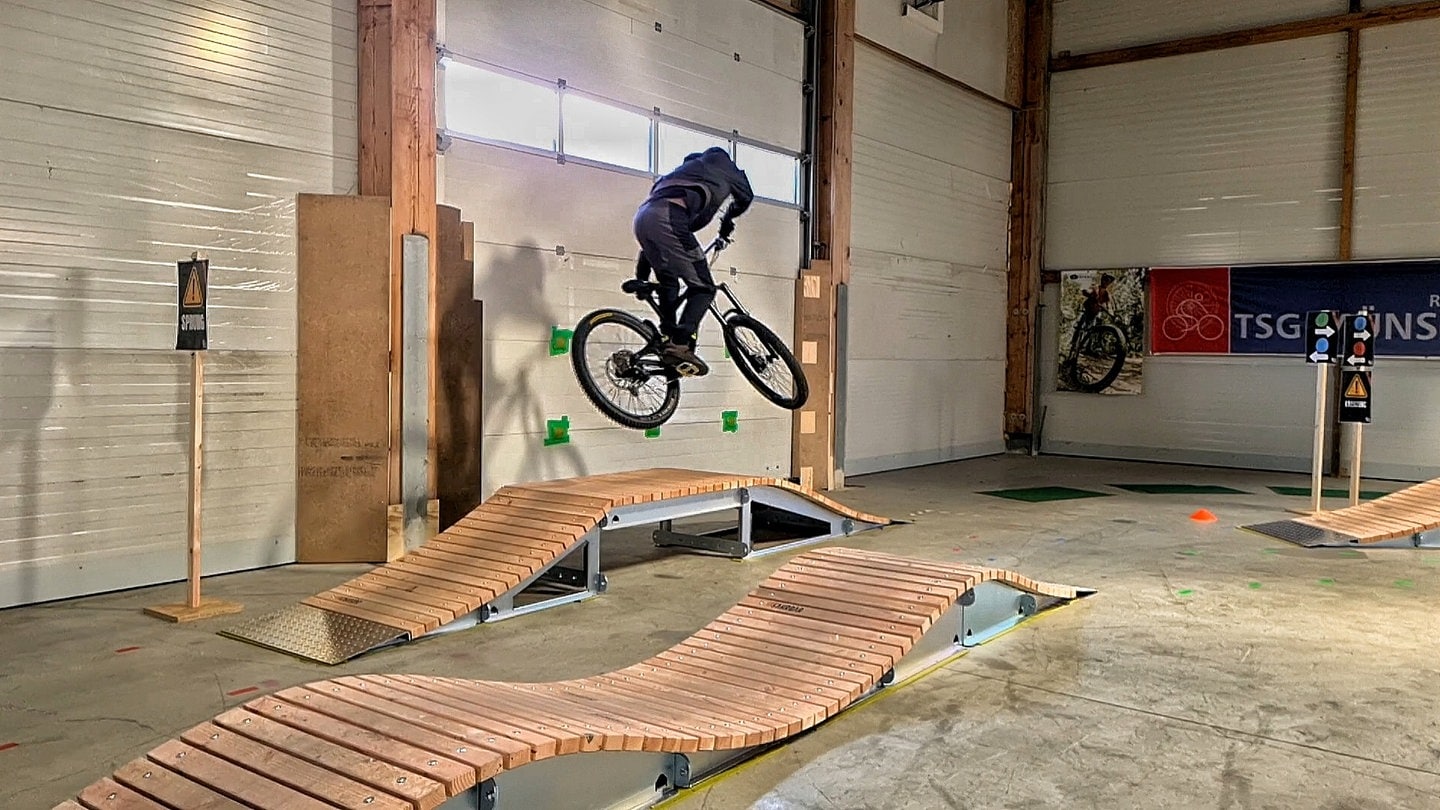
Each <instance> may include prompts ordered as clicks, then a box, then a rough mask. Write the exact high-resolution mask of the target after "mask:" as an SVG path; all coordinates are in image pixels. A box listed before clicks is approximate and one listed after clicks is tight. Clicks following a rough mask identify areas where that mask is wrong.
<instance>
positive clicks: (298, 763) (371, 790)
mask: <svg viewBox="0 0 1440 810" xmlns="http://www.w3.org/2000/svg"><path fill="white" fill-rule="evenodd" d="M180 739H182V740H184V741H185V742H187V743H189V744H190V745H193V746H195V747H196V748H200V749H203V750H205V751H207V752H209V753H211V754H213V755H215V756H217V757H220V758H222V759H226V760H229V761H231V762H233V763H235V764H237V765H239V766H241V767H243V768H246V769H248V770H251V771H254V772H256V773H263V774H265V775H266V776H268V777H269V778H271V779H274V780H275V781H277V782H279V783H281V784H283V785H286V786H288V787H292V788H294V789H296V790H298V791H301V792H302V793H306V794H309V795H310V796H314V797H315V798H318V799H323V800H324V801H327V802H330V803H331V804H335V805H338V806H340V807H342V808H344V810H406V808H411V807H413V805H412V804H411V803H410V802H408V801H405V800H404V799H401V798H399V797H398V796H392V795H390V794H388V793H385V792H383V790H382V789H377V788H376V787H374V786H371V785H366V784H364V783H362V782H358V781H356V780H354V779H351V778H350V777H348V776H345V775H343V774H340V773H337V772H336V771H333V770H331V769H329V768H324V767H320V766H317V765H314V764H312V763H310V762H309V761H307V760H305V759H302V758H300V757H297V756H293V755H291V754H288V753H286V752H284V751H281V750H278V749H276V748H271V747H270V746H268V745H263V744H261V743H259V742H256V741H255V740H252V739H250V738H249V737H245V736H243V735H240V734H237V733H235V732H233V731H230V730H229V729H225V728H221V727H220V726H217V725H215V724H214V723H201V724H200V725H198V726H196V727H194V728H192V729H189V730H187V731H186V732H185V733H183V734H181V735H180Z"/></svg>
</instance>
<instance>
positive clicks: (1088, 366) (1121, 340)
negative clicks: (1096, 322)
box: [1071, 323, 1127, 394]
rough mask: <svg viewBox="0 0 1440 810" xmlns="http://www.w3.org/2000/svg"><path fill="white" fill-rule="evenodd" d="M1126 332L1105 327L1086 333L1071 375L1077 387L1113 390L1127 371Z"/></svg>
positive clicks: (1112, 326) (1108, 326)
mask: <svg viewBox="0 0 1440 810" xmlns="http://www.w3.org/2000/svg"><path fill="white" fill-rule="evenodd" d="M1126 354H1127V352H1126V346H1125V333H1124V332H1122V331H1120V327H1118V326H1115V325H1114V324H1108V323H1107V324H1102V325H1100V326H1096V327H1094V328H1093V329H1092V330H1091V331H1090V333H1089V334H1087V335H1086V336H1085V337H1084V338H1083V340H1082V342H1081V344H1080V349H1079V352H1077V354H1076V357H1075V361H1074V366H1073V369H1072V372H1071V373H1072V376H1073V377H1074V382H1075V387H1076V388H1079V389H1080V390H1081V391H1084V392H1086V393H1091V394H1094V393H1098V392H1100V391H1104V390H1105V389H1106V388H1109V387H1110V384H1111V383H1113V382H1115V379H1116V378H1117V377H1119V376H1120V371H1121V370H1122V369H1124V368H1125V355H1126Z"/></svg>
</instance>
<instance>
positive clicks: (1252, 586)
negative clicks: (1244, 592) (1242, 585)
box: [1250, 582, 1264, 591]
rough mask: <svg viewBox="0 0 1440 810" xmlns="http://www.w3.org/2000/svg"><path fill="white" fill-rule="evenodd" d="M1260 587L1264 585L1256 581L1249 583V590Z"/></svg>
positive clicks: (1256, 589) (1255, 589)
mask: <svg viewBox="0 0 1440 810" xmlns="http://www.w3.org/2000/svg"><path fill="white" fill-rule="evenodd" d="M1262 587H1264V586H1263V585H1261V584H1260V583H1258V582H1252V583H1250V590H1252V591H1258V590H1260V589H1261V588H1262Z"/></svg>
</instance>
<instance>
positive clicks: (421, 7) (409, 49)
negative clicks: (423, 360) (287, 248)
mask: <svg viewBox="0 0 1440 810" xmlns="http://www.w3.org/2000/svg"><path fill="white" fill-rule="evenodd" d="M435 14H436V12H435V0H391V5H390V232H391V237H390V250H391V254H390V255H391V264H390V268H391V270H390V280H391V284H390V341H391V342H390V348H391V351H390V413H391V422H390V447H391V453H390V485H391V490H390V497H391V500H390V502H391V503H398V502H399V498H400V453H399V450H400V435H401V422H400V419H401V413H402V409H401V397H400V392H401V387H402V385H407V384H410V383H408V382H407V381H404V380H402V379H401V377H400V351H399V349H400V335H401V334H402V328H401V327H402V324H401V306H400V303H401V295H400V293H401V285H400V281H401V264H400V262H401V238H402V237H403V236H404V235H405V234H416V235H419V236H424V237H426V238H427V239H429V240H430V269H429V285H428V287H429V290H430V302H429V307H428V309H429V326H428V332H427V334H430V335H432V336H433V335H434V334H435V331H436V326H437V324H436V310H435V287H436V284H435V268H436V256H437V254H438V252H439V251H438V249H437V247H436V244H435V219H436V210H435V202H436V201H435V193H436V192H435V58H436V57H435V22H436V18H435ZM435 348H436V342H435V341H434V340H431V341H430V358H429V364H428V365H429V369H430V373H429V379H428V380H427V381H426V383H425V384H426V385H427V386H428V390H429V395H428V400H429V402H430V414H429V422H430V428H429V444H430V451H429V456H430V465H429V466H430V478H431V483H430V489H431V492H432V493H433V492H434V481H435V471H436V469H437V467H438V465H437V463H436V458H435V424H436V419H435V388H436V386H435V370H436V366H437V358H436V354H435Z"/></svg>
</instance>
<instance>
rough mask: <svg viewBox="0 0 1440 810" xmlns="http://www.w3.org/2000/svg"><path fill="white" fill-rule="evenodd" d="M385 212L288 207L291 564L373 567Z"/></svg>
mask: <svg viewBox="0 0 1440 810" xmlns="http://www.w3.org/2000/svg"><path fill="white" fill-rule="evenodd" d="M389 223H390V206H389V204H388V203H387V202H386V200H385V199H384V198H383V197H354V196H349V197H347V196H327V195H317V194H301V195H299V196H298V198H297V201H296V235H297V255H296V266H297V278H296V312H297V324H298V327H297V328H298V330H299V332H298V335H297V338H296V340H297V344H296V382H297V385H298V393H297V403H296V405H297V414H296V420H297V421H296V445H297V449H296V463H297V481H296V487H297V489H296V499H295V535H296V557H297V559H298V560H299V561H300V562H305V563H322V562H383V561H384V560H385V559H386V547H385V508H386V504H387V503H388V501H387V496H388V493H387V489H386V486H387V485H386V477H385V463H386V454H387V447H388V444H387V442H388V438H387V433H386V432H387V427H386V426H387V424H388V418H389V417H388V415H387V412H386V405H385V396H384V392H385V391H386V390H387V386H388V385H389V382H388V377H389V371H388V366H389V359H388V354H389V350H388V348H387V347H388V345H389V340H390V336H389V334H388V332H387V328H386V315H385V313H386V311H387V309H388V306H389V305H388V303H387V301H388V299H389V294H390V293H389V283H390V280H389V272H388V270H387V268H388V266H389V261H390V259H389V241H388V240H387V238H386V236H385V234H386V233H388V231H389V227H390V224H389Z"/></svg>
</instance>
